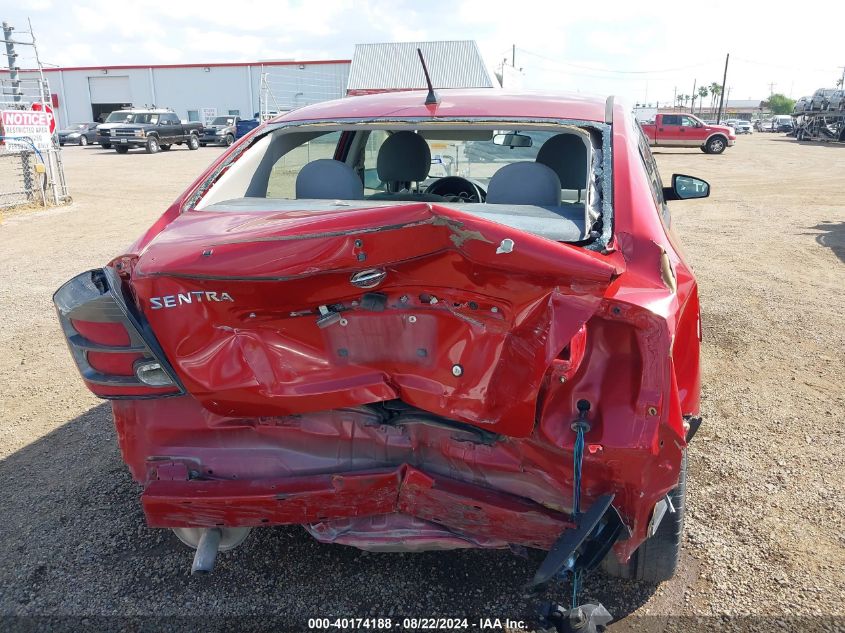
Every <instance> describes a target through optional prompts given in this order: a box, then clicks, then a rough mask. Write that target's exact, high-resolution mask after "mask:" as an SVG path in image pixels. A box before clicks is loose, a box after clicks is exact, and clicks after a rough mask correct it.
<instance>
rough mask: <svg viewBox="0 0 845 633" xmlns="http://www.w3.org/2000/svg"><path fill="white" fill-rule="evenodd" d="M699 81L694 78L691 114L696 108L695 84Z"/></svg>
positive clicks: (690, 106) (690, 105)
mask: <svg viewBox="0 0 845 633" xmlns="http://www.w3.org/2000/svg"><path fill="white" fill-rule="evenodd" d="M697 83H698V79H693V80H692V93H691V96H692V101H691V102H690V104H689V113H690V114H692V113H693V111H694V110H695V85H696V84H697Z"/></svg>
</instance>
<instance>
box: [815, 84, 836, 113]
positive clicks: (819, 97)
mask: <svg viewBox="0 0 845 633" xmlns="http://www.w3.org/2000/svg"><path fill="white" fill-rule="evenodd" d="M837 92H839V91H838V90H836V89H835V88H819V89H818V90H816V91H815V92H814V93H813V96H812V99H811V101H810V108H809V109H810V110H814V111H815V110H827V108H828V106H829V105H830V100H831V98H832V97H833V96H834V95H835V94H836V93H837Z"/></svg>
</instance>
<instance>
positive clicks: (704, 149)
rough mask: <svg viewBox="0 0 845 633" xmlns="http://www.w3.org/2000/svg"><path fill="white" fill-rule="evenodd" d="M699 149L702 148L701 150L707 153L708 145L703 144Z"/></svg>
mask: <svg viewBox="0 0 845 633" xmlns="http://www.w3.org/2000/svg"><path fill="white" fill-rule="evenodd" d="M698 149H700V150H701V151H702V152H704V153H705V154H706V153H707V148H706V147H704V145H702V146H701V147H699V148H698Z"/></svg>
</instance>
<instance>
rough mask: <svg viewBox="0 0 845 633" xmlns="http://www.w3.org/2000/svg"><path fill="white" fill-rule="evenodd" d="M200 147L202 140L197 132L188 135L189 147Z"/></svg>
mask: <svg viewBox="0 0 845 633" xmlns="http://www.w3.org/2000/svg"><path fill="white" fill-rule="evenodd" d="M199 148H200V140H199V139H198V138H197V135H196V134H191V135H190V136H189V137H188V149H199Z"/></svg>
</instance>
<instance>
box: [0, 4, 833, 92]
mask: <svg viewBox="0 0 845 633" xmlns="http://www.w3.org/2000/svg"><path fill="white" fill-rule="evenodd" d="M32 2H35V3H36V4H35V5H33V4H32ZM32 2H30V3H29V4H27V5H26V6H24V5H21V6H20V8H6V9H4V13H5V15H4V19H6V20H8V21H10V22H11V23H12V24H14V25H16V26H18V28H19V29H23V28H26V24H27V23H26V18H27V16H28V15H29V13H30V12H31V11H33V10H35V11H36V14H35V15H33V18H34V20H33V28H34V30H35V32H36V35H37V36H38V42H39V47H40V53H41V57H42V59H45V60H47V61H49V62H52V63H57V64H63V65H71V64H74V65H78V64H104V65H106V64H145V63H202V62H209V63H211V62H226V61H246V60H258V59H268V58H298V59H319V58H332V59H349V58H351V57H352V53H353V50H354V45H355V44H356V43H363V42H380V41H381V42H390V41H412V40H413V41H418V40H442V39H475V40H477V41H478V43H479V47H480V49H481V51H482V53H483V54H484V56H485V59H486V60H487V62H488V65H490V66H491V67H495V66H496V65H498V64H501V63H502V60H503V59H504V58H505V57H508V58H510V56H511V46H512V45H514V44H515V45H516V47H517V51H516V52H517V66H518V67H522V68H524V72H525V79H526V81H525V84H526V87H528V88H539V89H555V90H567V89H568V90H577V91H582V92H594V93H598V94H610V93H614V94H621V95H623V96H626V97H627V98H628V99H629V100H634V101H638V100H644V98H645V96H646V95H647V96H648V98H649V100H651V101H654V100H657V99H660V100H661V101H668V100H671V98H672V95H673V93H674V91H675V89H676V88H677V89H678V91H679V92H682V93H687V94H688V93H690V92H691V91H692V84H693V82H694V81H696V82H697V83H698V84H701V83H710V82H711V81H719V82H721V76H722V71H723V65H724V58H725V53H727V52H730V53H731V65H730V69H729V73H728V86H729V87H731V97H735V98H743V99H745V98H749V97H750V98H755V97H756V98H763V97H765V96H766V95H767V94H768V91H769V83H770V82H773V83H774V84H776V85H775V90H778V91H781V92H785V93H786V94H790V93H791V94H792V96H794V97H798V96H801V95H802V94H806V93H811V92H812V91H813V90H815V89H816V88H818V87H820V86H823V85H832V84H833V83H834V82H835V80H836V79H837V78H838V77H839V75H840V73H841V69H837V68H836V66H837V65H839V64H843V63H845V60H843V59H841V43H840V40H841V38H837V37H836V36H835V35H825V36H823V37H820V36H819V35H818V34H817V33H815V32H813V31H812V30H809V29H796V28H795V23H794V20H793V19H792V16H791V13H790V12H789V11H787V10H785V9H781V8H778V7H776V6H775V5H769V6H768V7H766V8H764V9H760V8H759V7H753V6H752V7H749V8H747V9H744V10H742V11H738V10H737V8H736V6H735V5H734V4H731V3H729V2H727V0H714V1H713V2H711V3H708V4H707V6H706V7H702V5H695V4H691V3H685V2H679V1H678V0H671V1H670V0H657V1H655V2H651V3H646V4H643V3H637V2H630V0H605V1H604V2H603V3H601V4H600V5H599V4H596V3H587V2H581V3H574V2H559V1H558V2H544V1H540V0H520V1H519V2H518V3H514V2H513V1H512V0H507V1H506V0H428V1H427V2H426V3H425V4H420V3H418V2H413V1H411V0H369V1H364V0H321V1H320V2H308V1H304V0H274V1H273V2H264V1H261V0H238V1H237V2H234V3H233V2H232V1H231V0H225V1H224V0H204V1H203V2H183V3H181V4H177V5H174V4H173V2H172V0H144V2H143V3H142V4H137V3H135V4H130V3H128V2H120V1H119V0H75V1H74V2H73V3H70V2H68V3H56V2H54V0H32ZM813 7H814V11H815V12H816V14H817V15H824V16H825V21H826V22H827V23H829V24H841V23H843V22H845V3H842V2H841V0H817V2H816V3H815V4H814V5H813ZM42 8H49V11H48V10H40V9H42ZM799 52H800V54H797V53H799ZM637 70H640V71H648V72H643V73H633V72H612V71H637Z"/></svg>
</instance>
